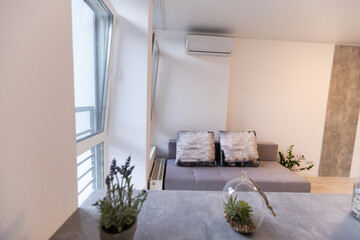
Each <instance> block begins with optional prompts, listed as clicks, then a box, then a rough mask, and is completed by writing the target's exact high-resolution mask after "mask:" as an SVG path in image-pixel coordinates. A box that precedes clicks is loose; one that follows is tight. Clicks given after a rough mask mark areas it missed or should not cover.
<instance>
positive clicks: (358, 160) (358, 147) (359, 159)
mask: <svg viewBox="0 0 360 240" xmlns="http://www.w3.org/2000/svg"><path fill="white" fill-rule="evenodd" d="M350 177H360V115H359V120H358V126H357V131H356V140H355V146H354V153H353V160H352V163H351V171H350Z"/></svg>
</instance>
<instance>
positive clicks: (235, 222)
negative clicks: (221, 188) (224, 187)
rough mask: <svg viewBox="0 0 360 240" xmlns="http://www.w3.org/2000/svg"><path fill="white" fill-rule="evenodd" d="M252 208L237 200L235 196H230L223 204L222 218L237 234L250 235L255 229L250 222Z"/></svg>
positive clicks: (253, 224)
mask: <svg viewBox="0 0 360 240" xmlns="http://www.w3.org/2000/svg"><path fill="white" fill-rule="evenodd" d="M252 211H253V210H252V208H251V206H250V205H249V204H248V203H247V202H245V201H242V200H237V196H235V197H233V196H232V195H230V196H229V197H227V202H224V217H225V219H226V221H227V223H228V224H229V225H230V226H231V227H232V228H233V229H234V230H235V231H237V232H241V233H252V232H253V231H255V229H256V225H255V223H254V222H253V221H252V219H251V216H252Z"/></svg>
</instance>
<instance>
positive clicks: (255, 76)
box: [227, 39, 334, 175]
mask: <svg viewBox="0 0 360 240" xmlns="http://www.w3.org/2000/svg"><path fill="white" fill-rule="evenodd" d="M333 51H334V45H332V44H317V43H303V42H282V41H267V40H246V39H243V40H242V39H238V40H237V41H236V48H235V52H234V54H233V55H232V62H231V77H230V78H231V80H230V87H229V106H228V114H227V116H228V118H227V129H228V130H255V131H256V132H257V137H258V140H259V141H264V140H265V141H273V142H275V143H277V144H279V149H280V150H282V151H284V150H285V149H286V148H287V146H289V145H291V144H294V145H295V147H294V151H295V153H301V154H304V155H305V157H306V158H307V159H308V160H311V161H314V163H315V167H314V168H313V169H312V171H311V172H310V173H309V172H307V173H304V174H308V175H317V172H318V167H319V160H320V154H321V144H322V138H323V131H324V123H325V113H326V104H327V96H328V89H329V83H330V76H331V68H332V60H333Z"/></svg>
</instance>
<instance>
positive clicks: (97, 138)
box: [76, 0, 117, 178]
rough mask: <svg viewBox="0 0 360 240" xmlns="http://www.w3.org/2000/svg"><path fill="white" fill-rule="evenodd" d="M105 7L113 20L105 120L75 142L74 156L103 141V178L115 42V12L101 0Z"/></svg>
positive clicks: (106, 2) (105, 167) (105, 171)
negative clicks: (95, 130) (94, 131)
mask: <svg viewBox="0 0 360 240" xmlns="http://www.w3.org/2000/svg"><path fill="white" fill-rule="evenodd" d="M102 1H103V2H104V4H105V5H106V7H107V8H108V9H109V11H110V12H111V14H112V15H113V21H112V25H111V28H110V29H111V30H110V33H109V35H110V37H109V39H110V41H111V42H110V44H109V46H108V49H109V55H108V59H107V61H108V64H109V70H108V76H107V78H108V79H107V93H106V108H105V120H104V131H103V132H100V133H98V134H95V135H93V136H91V137H89V138H86V139H84V140H81V141H80V142H77V143H76V156H79V155H81V154H83V153H84V152H86V151H88V150H90V149H91V148H93V147H95V146H97V145H98V144H100V143H104V178H105V177H106V174H107V172H108V168H109V164H108V161H107V140H106V136H107V131H108V121H109V105H110V92H111V91H110V89H111V79H112V77H111V76H112V74H111V73H112V72H113V70H112V69H113V61H112V60H113V49H114V43H115V32H116V22H117V13H116V10H115V9H114V7H113V6H112V4H111V3H110V1H109V0H102Z"/></svg>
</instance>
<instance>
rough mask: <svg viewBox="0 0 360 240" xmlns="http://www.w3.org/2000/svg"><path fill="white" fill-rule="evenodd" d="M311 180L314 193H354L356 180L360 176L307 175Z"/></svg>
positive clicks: (358, 179)
mask: <svg viewBox="0 0 360 240" xmlns="http://www.w3.org/2000/svg"><path fill="white" fill-rule="evenodd" d="M305 178H306V179H307V180H308V181H310V182H311V192H312V193H352V192H353V188H354V182H356V181H360V178H345V177H305Z"/></svg>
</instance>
